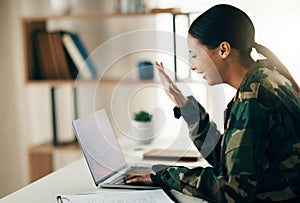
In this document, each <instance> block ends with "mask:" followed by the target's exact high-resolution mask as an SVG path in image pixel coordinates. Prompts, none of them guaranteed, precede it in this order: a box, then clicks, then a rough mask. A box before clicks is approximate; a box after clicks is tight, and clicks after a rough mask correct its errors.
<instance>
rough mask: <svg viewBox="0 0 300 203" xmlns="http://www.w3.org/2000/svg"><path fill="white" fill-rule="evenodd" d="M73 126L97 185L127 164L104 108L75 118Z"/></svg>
mask: <svg viewBox="0 0 300 203" xmlns="http://www.w3.org/2000/svg"><path fill="white" fill-rule="evenodd" d="M73 127H74V129H75V132H76V137H77V140H78V142H79V144H80V146H81V149H82V151H83V154H84V156H85V159H86V161H87V164H88V166H89V169H90V171H91V173H92V176H93V179H94V182H95V183H96V185H97V184H98V183H99V181H101V180H103V179H106V177H107V176H109V175H110V174H111V173H113V172H115V171H117V170H118V169H120V168H121V167H123V166H125V165H126V161H125V158H124V155H123V153H122V151H121V149H120V146H119V143H118V140H117V137H116V135H115V133H114V131H113V129H112V125H111V123H110V121H109V118H108V116H107V114H106V112H105V110H104V109H102V110H99V111H96V112H94V113H92V114H90V115H88V116H85V117H81V118H79V119H77V120H74V121H73Z"/></svg>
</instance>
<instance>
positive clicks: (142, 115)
mask: <svg viewBox="0 0 300 203" xmlns="http://www.w3.org/2000/svg"><path fill="white" fill-rule="evenodd" d="M151 119H152V115H151V114H150V113H148V112H146V111H143V110H142V111H139V112H138V113H134V117H133V120H135V121H139V122H148V121H151Z"/></svg>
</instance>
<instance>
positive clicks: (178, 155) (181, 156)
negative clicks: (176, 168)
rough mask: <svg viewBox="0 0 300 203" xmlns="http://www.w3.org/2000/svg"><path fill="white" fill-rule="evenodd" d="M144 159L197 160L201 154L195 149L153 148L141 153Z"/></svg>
mask: <svg viewBox="0 0 300 203" xmlns="http://www.w3.org/2000/svg"><path fill="white" fill-rule="evenodd" d="M143 158H144V159H155V160H172V161H198V160H199V159H200V158H201V154H200V152H199V151H197V150H175V149H153V150H150V151H148V152H145V153H144V154H143Z"/></svg>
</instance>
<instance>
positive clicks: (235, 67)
mask: <svg viewBox="0 0 300 203" xmlns="http://www.w3.org/2000/svg"><path fill="white" fill-rule="evenodd" d="M188 45H189V49H190V53H191V67H192V69H193V70H195V71H196V72H198V73H201V74H203V77H204V79H206V80H207V83H208V84H209V85H215V84H220V83H227V84H229V85H231V86H232V87H234V88H236V89H237V92H236V95H235V97H234V98H233V99H232V101H231V102H230V103H229V104H228V106H227V109H226V111H225V126H224V134H223V135H222V136H221V141H220V142H219V143H218V144H217V146H216V147H215V148H214V149H213V150H212V151H211V153H210V154H209V155H208V156H207V157H206V160H207V161H208V162H209V163H210V165H211V167H206V168H202V167H197V168H193V169H189V168H186V167H175V166H157V165H155V166H153V167H152V171H150V172H149V171H144V172H136V173H134V174H130V175H128V176H127V177H126V178H125V180H126V182H127V183H129V184H131V183H136V182H140V183H145V184H155V185H160V186H162V187H164V188H172V189H175V190H178V191H181V192H183V193H185V194H188V195H192V196H196V197H201V198H203V199H206V200H208V201H211V202H276V201H282V202H299V200H300V198H299V197H300V125H299V124H300V119H299V115H300V94H299V93H300V91H299V87H298V85H297V83H296V82H295V81H294V80H293V78H292V77H291V75H290V73H289V72H288V71H287V69H286V68H285V67H284V65H283V64H282V63H281V62H280V61H279V60H278V59H277V58H276V56H275V55H274V54H272V52H271V51H269V50H268V49H267V48H266V47H264V46H262V45H259V44H257V43H255V41H254V26H253V24H252V22H251V20H250V19H249V17H248V16H247V15H246V14H245V13H244V12H243V11H241V10H239V9H237V8H235V7H233V6H230V5H216V6H214V7H212V8H210V9H209V10H207V11H206V12H204V13H203V14H201V15H200V16H199V17H198V18H197V19H196V20H195V21H194V22H193V23H192V25H191V26H190V28H189V34H188ZM252 48H255V49H256V51H257V52H258V53H260V54H262V55H263V56H264V57H265V58H266V59H264V60H259V61H254V60H253V59H252V58H251V56H250V52H251V50H252ZM205 54H206V55H208V56H209V58H210V60H211V61H212V62H213V65H214V66H215V69H214V68H213V66H212V65H211V64H210V63H209V60H207V59H205V57H203V56H204V55H205ZM156 66H157V68H158V71H159V73H160V75H161V76H162V78H164V80H165V81H167V82H168V83H169V89H168V90H167V93H168V95H169V96H170V98H171V99H172V100H173V101H174V102H175V104H176V107H175V109H174V112H175V117H180V116H182V117H183V118H184V120H185V121H186V122H187V124H188V127H189V130H190V137H191V138H192V140H193V142H194V144H195V145H196V147H197V148H198V149H199V151H200V150H202V148H203V147H204V146H203V143H204V141H205V139H208V138H210V137H218V136H216V134H218V133H219V132H218V131H217V130H211V129H216V127H215V125H214V123H213V122H211V121H210V119H209V115H208V114H207V113H206V112H205V110H204V108H203V107H202V106H201V105H200V104H199V103H198V102H197V101H196V100H195V99H194V98H193V97H188V98H186V97H184V96H183V95H182V93H181V92H180V91H179V89H178V88H177V87H176V85H175V84H174V83H173V82H172V81H171V80H170V79H169V78H168V76H167V75H166V74H165V73H164V70H163V64H162V63H160V64H159V63H156ZM208 129H210V130H208Z"/></svg>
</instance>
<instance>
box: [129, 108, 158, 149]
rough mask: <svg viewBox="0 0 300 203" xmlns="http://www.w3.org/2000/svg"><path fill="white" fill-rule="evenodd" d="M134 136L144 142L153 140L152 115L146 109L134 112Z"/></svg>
mask: <svg viewBox="0 0 300 203" xmlns="http://www.w3.org/2000/svg"><path fill="white" fill-rule="evenodd" d="M131 131H132V132H131V133H132V137H133V138H134V139H135V140H138V141H139V142H140V143H142V144H148V143H150V142H151V141H152V140H153V136H154V135H153V125H152V115H151V114H150V113H149V112H147V111H144V110H141V111H139V112H137V113H134V116H133V122H132V130H131Z"/></svg>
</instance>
